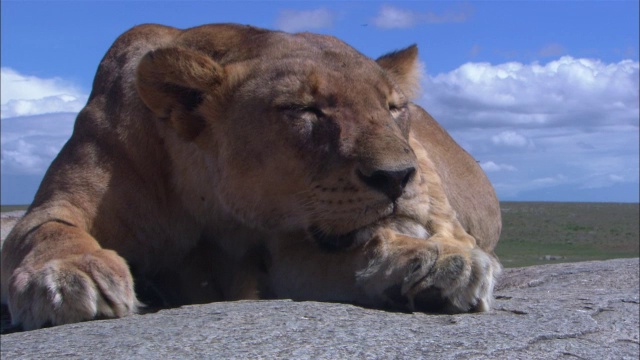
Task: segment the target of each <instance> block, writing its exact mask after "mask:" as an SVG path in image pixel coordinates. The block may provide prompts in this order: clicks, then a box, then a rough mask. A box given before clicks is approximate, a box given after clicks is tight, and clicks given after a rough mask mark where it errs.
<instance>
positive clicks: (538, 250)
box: [1, 202, 640, 267]
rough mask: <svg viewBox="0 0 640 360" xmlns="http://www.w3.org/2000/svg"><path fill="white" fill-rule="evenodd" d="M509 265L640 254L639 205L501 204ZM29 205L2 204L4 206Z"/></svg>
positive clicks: (504, 257) (502, 253)
mask: <svg viewBox="0 0 640 360" xmlns="http://www.w3.org/2000/svg"><path fill="white" fill-rule="evenodd" d="M500 206H501V208H502V223H503V228H502V236H501V238H500V242H499V244H498V247H497V248H496V253H497V254H498V256H499V257H500V260H501V261H502V264H503V265H504V266H505V267H521V266H529V265H539V264H547V263H553V262H574V261H587V260H606V259H614V258H625V257H638V256H640V236H639V232H640V224H639V220H638V219H639V217H638V216H639V213H638V209H639V206H638V204H612V203H551V202H502V203H501V204H500ZM26 208H27V206H22V205H9V206H5V205H3V206H2V208H1V210H2V211H3V212H4V211H14V210H24V209H26Z"/></svg>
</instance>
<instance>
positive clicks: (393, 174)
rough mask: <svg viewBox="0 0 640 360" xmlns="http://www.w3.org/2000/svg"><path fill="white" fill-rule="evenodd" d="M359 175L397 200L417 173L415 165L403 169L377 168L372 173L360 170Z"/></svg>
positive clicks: (366, 182) (368, 183) (390, 197)
mask: <svg viewBox="0 0 640 360" xmlns="http://www.w3.org/2000/svg"><path fill="white" fill-rule="evenodd" d="M357 172H358V177H359V178H360V180H362V181H363V182H364V183H365V184H367V185H368V186H369V187H371V188H373V189H375V190H377V191H380V192H381V193H383V194H385V195H387V196H388V197H389V199H391V201H396V200H397V199H398V198H399V197H400V195H402V192H403V191H404V188H405V187H406V186H407V184H408V183H409V182H410V181H411V179H413V177H414V176H415V174H416V169H415V168H414V167H408V168H406V169H403V170H375V171H373V172H372V173H371V174H370V175H366V174H364V173H363V172H362V171H360V170H358V171H357Z"/></svg>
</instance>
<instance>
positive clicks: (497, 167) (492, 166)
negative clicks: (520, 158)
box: [480, 161, 518, 172]
mask: <svg viewBox="0 0 640 360" xmlns="http://www.w3.org/2000/svg"><path fill="white" fill-rule="evenodd" d="M480 167H481V168H482V170H484V171H486V172H496V171H517V170H518V169H516V167H515V166H511V165H508V164H496V163H495V162H493V161H485V162H481V163H480Z"/></svg>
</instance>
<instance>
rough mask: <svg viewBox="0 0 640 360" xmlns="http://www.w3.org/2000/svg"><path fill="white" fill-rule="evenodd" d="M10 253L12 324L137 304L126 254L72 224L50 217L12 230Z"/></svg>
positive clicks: (111, 313)
mask: <svg viewBox="0 0 640 360" xmlns="http://www.w3.org/2000/svg"><path fill="white" fill-rule="evenodd" d="M8 253H11V254H13V257H14V259H10V260H8V261H5V258H4V256H3V264H2V272H3V282H4V281H5V280H6V279H5V276H7V277H8V281H7V286H6V287H7V290H8V301H7V302H8V305H9V310H10V312H11V316H12V322H13V324H14V325H18V324H21V325H22V327H23V328H25V329H35V328H39V327H42V326H46V325H49V324H50V325H60V324H66V323H73V322H78V321H84V320H91V319H95V318H101V317H105V318H113V317H122V316H126V315H129V314H132V313H134V312H135V311H136V309H137V307H138V305H139V303H138V301H137V299H136V296H135V292H134V288H133V280H132V276H131V273H130V271H129V267H128V266H127V263H126V262H125V260H124V259H123V258H122V257H120V256H119V255H118V254H117V253H116V252H114V251H112V250H106V249H103V248H101V247H100V245H99V244H98V242H97V241H96V240H95V239H94V238H93V237H91V236H90V235H89V234H88V233H86V232H85V231H83V230H81V229H80V228H78V227H75V226H73V225H70V224H67V223H65V222H60V221H49V222H45V223H44V224H42V225H40V226H37V227H35V228H33V229H31V231H29V232H27V233H26V235H24V236H22V237H19V236H18V235H16V236H14V237H11V236H10V238H8V239H7V241H6V243H5V245H4V249H3V255H5V254H8ZM16 255H17V256H16ZM16 258H17V259H19V260H17V262H16ZM3 287H4V286H3Z"/></svg>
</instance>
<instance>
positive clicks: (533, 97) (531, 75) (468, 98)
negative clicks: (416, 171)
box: [424, 56, 639, 127]
mask: <svg viewBox="0 0 640 360" xmlns="http://www.w3.org/2000/svg"><path fill="white" fill-rule="evenodd" d="M638 68H639V65H638V62H637V61H631V60H623V61H620V62H617V63H609V64H607V63H603V62H602V61H599V60H593V59H576V58H573V57H570V56H563V57H561V58H559V59H558V60H554V61H550V62H548V63H546V64H539V63H537V62H534V63H532V64H522V63H518V62H509V63H504V64H498V65H492V64H489V63H467V64H464V65H462V66H460V67H459V68H457V69H455V70H453V71H451V72H448V73H443V74H438V75H436V76H432V77H427V78H426V83H425V84H424V87H425V89H424V90H425V98H424V103H425V104H426V105H427V107H428V108H429V109H431V111H433V112H435V113H445V112H446V114H447V118H448V119H449V121H450V124H451V125H452V126H454V127H459V126H478V125H481V126H483V127H486V126H496V127H499V126H504V125H518V126H523V127H536V126H565V125H569V124H570V125H575V126H590V125H595V124H599V125H605V124H616V125H620V124H631V125H637V124H638V115H639V112H638V86H639V81H638V78H639V71H638Z"/></svg>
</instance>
